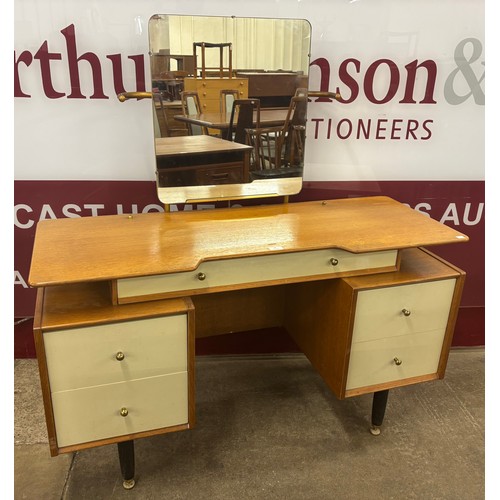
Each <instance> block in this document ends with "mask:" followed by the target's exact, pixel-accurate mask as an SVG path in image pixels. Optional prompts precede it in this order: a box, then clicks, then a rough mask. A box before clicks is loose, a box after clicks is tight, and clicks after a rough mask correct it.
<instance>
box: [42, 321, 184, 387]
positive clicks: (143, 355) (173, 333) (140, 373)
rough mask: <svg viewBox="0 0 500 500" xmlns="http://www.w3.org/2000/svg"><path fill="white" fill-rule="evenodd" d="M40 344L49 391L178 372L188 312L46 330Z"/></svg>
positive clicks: (180, 366) (182, 366) (181, 368)
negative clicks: (46, 371)
mask: <svg viewBox="0 0 500 500" xmlns="http://www.w3.org/2000/svg"><path fill="white" fill-rule="evenodd" d="M44 344H45V352H46V358H47V366H48V372H49V381H50V389H51V392H57V391H64V390H69V389H76V388H81V387H90V386H95V385H102V384H109V383H113V382H121V381H123V380H132V379H136V378H144V377H152V376H155V375H163V374H168V373H177V372H182V371H186V370H187V315H186V314H178V315H174V316H163V317H158V318H147V319H141V320H135V321H124V322H119V323H110V324H106V325H99V326H89V327H84V328H75V329H68V330H59V331H53V332H45V333H44ZM118 352H122V353H123V354H124V359H123V360H122V361H118V360H117V359H116V355H117V353H118Z"/></svg>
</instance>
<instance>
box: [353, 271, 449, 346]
mask: <svg viewBox="0 0 500 500" xmlns="http://www.w3.org/2000/svg"><path fill="white" fill-rule="evenodd" d="M455 283H456V280H455V279H447V280H442V281H432V282H427V283H415V284H412V285H400V286H394V287H388V288H377V289H375V290H363V291H360V292H359V293H358V298H357V301H356V313H355V314H356V317H355V320H354V329H353V337H352V342H353V343H356V342H364V341H370V340H375V339H379V338H384V337H393V336H399V335H407V334H412V333H417V332H426V331H430V330H438V329H439V330H444V329H445V328H446V324H447V322H448V316H449V313H450V307H451V301H452V298H453V292H454V290H455ZM403 309H406V310H407V311H408V312H409V315H408V316H406V315H405V314H404V313H403V312H402V311H403Z"/></svg>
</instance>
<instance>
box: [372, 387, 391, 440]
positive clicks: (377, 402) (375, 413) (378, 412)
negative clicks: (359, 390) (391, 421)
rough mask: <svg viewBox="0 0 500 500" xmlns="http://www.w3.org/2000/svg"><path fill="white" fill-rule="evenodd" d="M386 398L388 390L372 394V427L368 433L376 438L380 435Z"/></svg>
mask: <svg viewBox="0 0 500 500" xmlns="http://www.w3.org/2000/svg"><path fill="white" fill-rule="evenodd" d="M388 396H389V389H386V390H385V391H378V392H374V393H373V404H372V425H371V427H370V432H371V433H372V434H373V435H374V436H378V435H379V434H380V427H381V426H382V422H383V421H384V415H385V408H386V406H387V398H388Z"/></svg>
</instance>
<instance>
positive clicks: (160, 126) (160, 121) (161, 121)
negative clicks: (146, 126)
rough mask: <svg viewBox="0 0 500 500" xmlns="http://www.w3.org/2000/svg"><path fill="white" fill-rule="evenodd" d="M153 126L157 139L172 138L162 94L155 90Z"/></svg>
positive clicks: (153, 95)
mask: <svg viewBox="0 0 500 500" xmlns="http://www.w3.org/2000/svg"><path fill="white" fill-rule="evenodd" d="M152 97H153V99H152V103H153V125H154V131H155V137H170V135H171V134H170V129H169V127H168V118H167V111H166V109H165V105H164V103H163V97H162V95H161V92H159V91H155V90H153V92H152Z"/></svg>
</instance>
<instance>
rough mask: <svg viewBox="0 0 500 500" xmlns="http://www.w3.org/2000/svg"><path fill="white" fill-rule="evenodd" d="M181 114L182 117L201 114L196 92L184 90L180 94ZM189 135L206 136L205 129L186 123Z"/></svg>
mask: <svg viewBox="0 0 500 500" xmlns="http://www.w3.org/2000/svg"><path fill="white" fill-rule="evenodd" d="M181 104H182V113H183V114H184V116H189V115H199V114H201V103H200V97H199V96H198V92H193V91H188V90H185V91H183V92H181ZM188 131H189V135H208V130H207V128H206V127H202V126H201V125H196V124H194V123H188Z"/></svg>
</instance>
